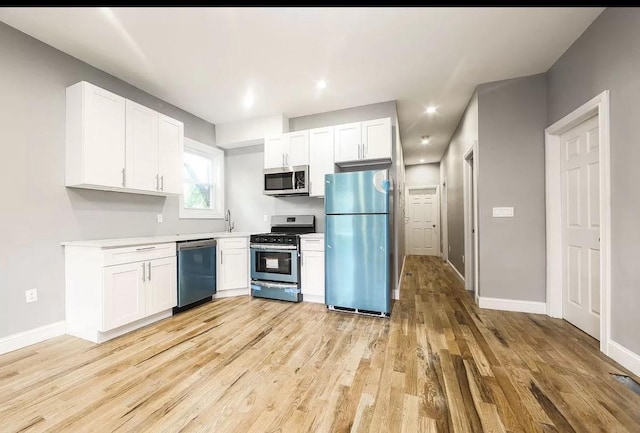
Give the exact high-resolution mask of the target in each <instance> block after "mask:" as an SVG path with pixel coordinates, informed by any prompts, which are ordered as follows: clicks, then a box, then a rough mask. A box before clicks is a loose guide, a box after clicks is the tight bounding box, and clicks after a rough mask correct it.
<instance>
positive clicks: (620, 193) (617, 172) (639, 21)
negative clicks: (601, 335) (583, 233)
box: [547, 8, 640, 353]
mask: <svg viewBox="0 0 640 433" xmlns="http://www.w3.org/2000/svg"><path fill="white" fill-rule="evenodd" d="M638 41H640V10H639V9H637V8H629V9H628V8H607V9H606V10H605V11H604V12H603V13H602V14H601V15H600V16H599V17H598V18H597V19H596V20H595V21H594V22H593V24H592V25H591V26H590V27H589V28H588V29H587V30H586V31H585V32H584V33H583V34H582V36H580V38H579V39H578V40H577V41H576V42H575V43H574V44H573V45H572V46H571V47H570V48H569V49H568V50H567V52H565V53H564V54H563V55H562V57H560V59H559V60H558V61H557V62H556V64H555V65H553V67H552V68H551V69H550V70H549V72H548V75H547V83H548V88H547V99H548V106H547V107H548V110H547V123H548V124H549V125H550V124H552V123H554V122H555V121H557V120H559V119H561V118H562V117H563V116H565V115H567V114H569V113H570V112H571V111H573V110H575V109H576V108H578V107H579V106H580V105H582V104H584V103H585V102H587V101H588V100H589V99H591V98H593V97H594V96H596V95H598V94H599V93H601V92H602V91H604V90H609V91H610V92H611V93H610V111H611V113H610V115H611V125H610V126H611V128H610V140H611V231H612V239H611V248H612V251H611V279H612V281H611V283H612V287H611V310H612V314H611V337H612V339H613V340H614V341H616V342H617V343H620V344H622V345H623V346H625V347H627V348H628V349H630V350H632V351H634V352H635V353H640V338H638V332H637V330H638V329H640V315H639V314H638V311H637V310H638V306H640V266H638V258H639V257H640V226H639V225H638V220H639V218H638V216H639V215H640V194H639V193H638V185H640V170H638V161H639V160H640V146H639V145H638V143H640V128H638V119H640V110H638V102H639V101H640V74H639V73H638V71H640V51H639V47H640V45H638Z"/></svg>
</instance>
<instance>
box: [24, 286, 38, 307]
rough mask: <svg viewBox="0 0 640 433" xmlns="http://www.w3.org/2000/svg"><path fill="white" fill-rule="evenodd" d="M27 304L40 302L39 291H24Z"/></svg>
mask: <svg viewBox="0 0 640 433" xmlns="http://www.w3.org/2000/svg"><path fill="white" fill-rule="evenodd" d="M24 295H25V298H26V300H27V304H28V303H30V302H36V301H37V300H38V289H31V290H25V291H24Z"/></svg>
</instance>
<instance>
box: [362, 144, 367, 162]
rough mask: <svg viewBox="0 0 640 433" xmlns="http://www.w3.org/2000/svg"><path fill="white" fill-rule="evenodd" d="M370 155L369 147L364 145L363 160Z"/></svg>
mask: <svg viewBox="0 0 640 433" xmlns="http://www.w3.org/2000/svg"><path fill="white" fill-rule="evenodd" d="M368 154H369V146H368V145H366V144H364V143H362V158H363V159H364V158H366V157H367V155H368Z"/></svg>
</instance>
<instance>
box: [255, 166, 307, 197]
mask: <svg viewBox="0 0 640 433" xmlns="http://www.w3.org/2000/svg"><path fill="white" fill-rule="evenodd" d="M264 193H265V194H267V195H275V196H285V195H309V166H308V165H298V166H295V167H278V168H269V169H265V170H264Z"/></svg>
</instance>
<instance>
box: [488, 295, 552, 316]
mask: <svg viewBox="0 0 640 433" xmlns="http://www.w3.org/2000/svg"><path fill="white" fill-rule="evenodd" d="M478 306H479V307H480V308H487V309H489V310H502V311H517V312H519V313H535V314H547V304H546V302H537V301H520V300H516V299H501V298H486V297H483V296H480V297H479V298H478Z"/></svg>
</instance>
